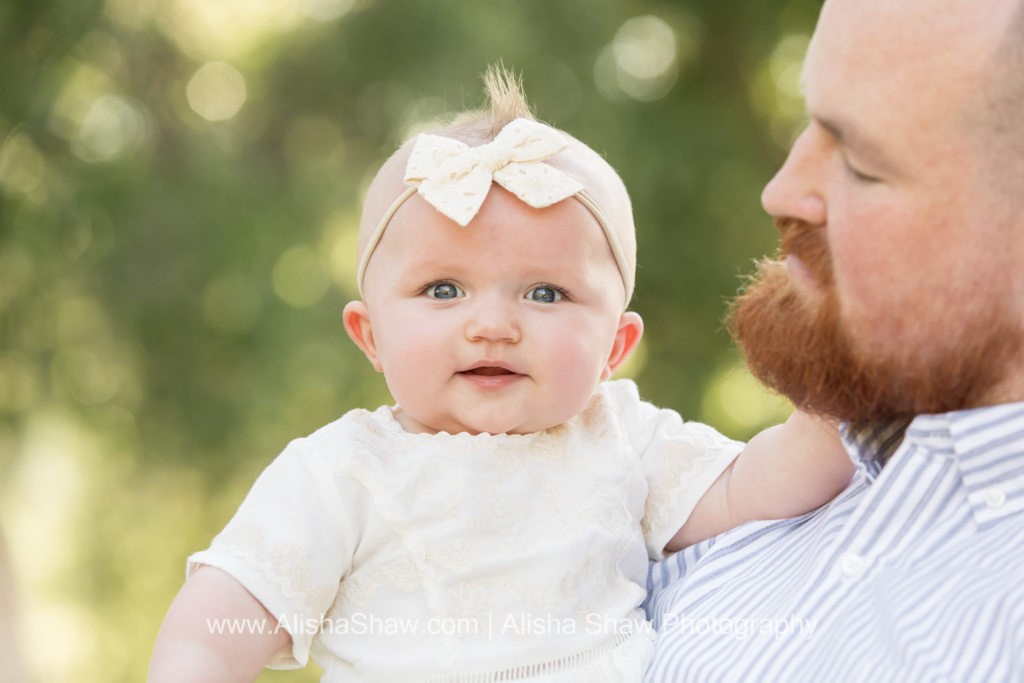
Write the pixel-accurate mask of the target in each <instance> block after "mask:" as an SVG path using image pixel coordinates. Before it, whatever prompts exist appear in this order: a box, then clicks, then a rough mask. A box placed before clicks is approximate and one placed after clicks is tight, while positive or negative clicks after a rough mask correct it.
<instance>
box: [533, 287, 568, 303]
mask: <svg viewBox="0 0 1024 683" xmlns="http://www.w3.org/2000/svg"><path fill="white" fill-rule="evenodd" d="M526 298H527V299H529V300H530V301H539V302H541V303H545V304H551V303H554V302H556V301H561V300H562V298H563V297H562V293H561V292H560V291H558V290H557V289H555V288H554V287H534V288H533V289H531V290H530V291H529V292H527V293H526Z"/></svg>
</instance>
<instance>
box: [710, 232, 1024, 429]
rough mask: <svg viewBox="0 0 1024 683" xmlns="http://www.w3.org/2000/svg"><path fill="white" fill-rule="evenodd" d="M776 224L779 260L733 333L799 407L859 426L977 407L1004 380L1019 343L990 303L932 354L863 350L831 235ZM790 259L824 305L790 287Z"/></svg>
mask: <svg viewBox="0 0 1024 683" xmlns="http://www.w3.org/2000/svg"><path fill="white" fill-rule="evenodd" d="M776 225H777V226H778V227H779V229H780V230H781V231H782V245H781V247H780V255H779V259H780V260H765V261H762V262H761V263H760V264H759V268H758V273H757V275H755V276H754V277H753V278H752V280H751V282H750V284H749V286H748V287H747V288H746V289H745V290H744V291H743V292H742V293H741V294H740V296H739V297H738V298H737V299H736V300H735V301H734V302H733V304H732V306H731V309H730V313H729V330H730V332H732V335H733V337H734V338H735V339H736V341H737V342H738V343H739V345H740V346H741V347H742V349H743V351H744V352H745V353H746V356H747V363H748V365H749V366H750V370H751V372H752V373H753V374H754V375H755V376H756V377H757V378H758V379H760V380H761V381H762V382H764V383H765V384H766V385H768V386H769V387H770V388H772V389H774V390H776V391H778V392H779V393H781V394H783V395H785V396H787V397H788V398H789V399H790V400H791V401H793V403H794V404H795V405H796V406H797V407H799V408H803V409H805V410H808V411H810V412H813V413H817V414H821V415H825V416H828V417H832V418H837V419H840V420H846V421H849V422H853V423H859V422H877V421H882V420H893V419H898V418H904V419H906V418H912V417H914V416H915V415H921V414H928V413H944V412H949V411H952V410H959V409H963V408H968V407H973V406H974V405H976V403H977V401H978V400H979V399H980V397H981V396H982V395H983V394H984V393H985V392H987V391H989V390H990V389H991V388H992V387H993V386H994V385H995V384H996V383H997V382H998V381H999V380H1001V379H1002V378H1003V376H1004V370H1005V368H1006V367H1007V365H1008V363H1009V361H1010V359H1011V358H1012V357H1014V355H1015V354H1016V353H1017V352H1018V350H1019V347H1020V341H1021V338H1020V337H1021V336H1020V334H1019V333H1018V331H1017V329H1016V326H1015V325H1013V324H1011V323H1010V321H1011V320H1012V318H1011V317H1010V316H1009V315H1008V313H1007V312H1006V310H1005V309H1004V308H1001V307H998V306H992V305H989V304H990V302H979V306H978V308H977V309H975V310H973V311H972V312H971V315H970V316H968V318H967V319H964V321H963V323H964V324H963V325H962V326H960V327H959V328H958V329H953V330H951V329H936V330H935V334H934V339H935V341H936V343H935V344H934V346H933V347H931V348H906V349H901V350H899V351H897V352H892V353H888V354H885V355H882V354H879V353H877V352H876V353H871V354H868V353H861V352H859V350H858V349H857V345H856V342H857V338H856V336H855V335H856V331H854V330H850V329H848V326H847V325H845V324H844V321H843V320H842V317H841V315H840V306H839V300H838V296H837V293H836V289H835V283H834V281H833V277H832V259H831V255H830V253H829V248H828V242H827V239H826V234H825V229H824V228H816V227H813V226H810V225H808V224H806V223H803V222H801V221H795V220H789V221H776ZM789 254H792V255H794V256H797V257H798V258H799V259H800V260H801V261H803V263H804V264H806V265H807V267H808V268H809V269H810V270H811V272H812V273H813V274H814V277H815V280H816V281H817V284H818V287H819V288H820V290H821V292H822V296H821V298H820V299H817V297H812V296H810V295H808V293H806V292H802V291H800V290H799V288H798V287H797V286H796V285H795V284H794V283H793V281H792V279H791V278H790V275H789V272H788V271H787V269H786V265H785V263H784V258H785V256H787V255H789ZM916 313H917V312H916V311H907V312H906V314H907V315H915V314H916ZM928 323H929V321H927V320H922V324H928ZM892 341H894V342H895V341H897V340H892ZM892 346H897V347H898V344H892Z"/></svg>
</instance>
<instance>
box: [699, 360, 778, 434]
mask: <svg viewBox="0 0 1024 683" xmlns="http://www.w3.org/2000/svg"><path fill="white" fill-rule="evenodd" d="M701 407H702V409H703V412H704V416H705V418H706V420H707V421H708V422H710V423H711V424H714V425H716V426H717V427H718V428H719V429H720V430H721V431H723V432H725V433H726V434H730V435H735V436H737V437H740V438H746V437H749V436H753V435H754V434H756V433H757V432H758V431H760V430H761V429H764V428H765V427H768V426H770V425H773V424H777V423H779V422H783V421H785V420H786V418H788V417H789V415H790V414H791V413H792V412H793V405H792V404H791V403H790V402H789V401H788V400H786V399H785V398H784V397H782V396H779V395H778V394H774V393H772V392H770V391H769V390H768V389H766V388H765V387H764V386H763V385H762V384H761V383H760V382H758V381H757V380H756V379H755V378H754V376H753V375H751V374H750V371H749V370H747V368H746V366H745V365H744V364H743V363H741V362H737V363H735V364H734V365H731V366H729V367H727V368H726V369H725V370H724V371H723V372H721V373H719V374H718V375H717V376H716V377H715V378H714V379H713V380H712V381H711V383H710V385H709V387H708V390H707V391H706V393H705V394H704V399H703V402H702V405H701Z"/></svg>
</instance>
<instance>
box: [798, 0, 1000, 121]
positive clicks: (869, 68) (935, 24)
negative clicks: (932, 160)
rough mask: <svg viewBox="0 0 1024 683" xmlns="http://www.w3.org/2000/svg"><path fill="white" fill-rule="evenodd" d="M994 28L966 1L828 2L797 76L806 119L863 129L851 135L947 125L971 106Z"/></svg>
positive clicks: (987, 67)
mask: <svg viewBox="0 0 1024 683" xmlns="http://www.w3.org/2000/svg"><path fill="white" fill-rule="evenodd" d="M989 1H990V2H991V3H993V4H1000V5H1006V6H1009V5H1010V4H1012V3H1016V2H1018V1H1019V0H989ZM1000 30H1001V28H1000V25H999V23H998V22H997V21H994V20H993V17H992V16H991V15H990V14H986V13H985V12H979V11H978V9H977V4H976V3H975V2H969V1H968V0H827V1H826V4H825V7H824V8H823V10H822V14H821V17H820V19H819V22H818V27H817V29H816V30H815V35H814V37H813V39H812V41H811V45H810V48H809V52H808V55H807V60H806V62H805V69H804V74H803V87H804V94H805V97H806V100H807V106H808V111H809V114H810V115H811V116H812V118H815V119H816V120H820V121H823V122H835V123H836V124H837V125H836V127H837V128H839V129H845V128H846V126H844V125H843V122H849V123H850V124H851V128H852V127H854V126H857V127H862V128H866V129H868V130H852V129H851V130H849V131H848V132H849V134H850V135H851V136H852V135H857V134H859V133H864V132H870V129H874V130H875V131H876V132H877V133H878V134H881V135H884V134H886V133H892V132H894V131H895V129H902V128H903V127H905V126H910V127H912V128H915V129H918V130H917V132H915V131H912V130H906V131H902V130H901V131H900V133H899V134H900V135H917V134H918V133H920V134H924V133H926V132H927V130H925V129H928V128H934V127H937V126H939V125H940V124H942V125H945V124H947V123H948V121H950V120H951V119H950V115H951V113H953V112H959V111H961V110H966V109H967V108H969V105H970V104H971V102H973V101H976V99H977V94H978V89H979V88H980V87H981V83H982V82H983V81H984V79H986V78H988V76H989V73H990V71H991V64H992V60H993V58H994V50H995V45H996V44H997V43H998V36H999V33H1000ZM826 127H828V126H826ZM837 137H838V136H837Z"/></svg>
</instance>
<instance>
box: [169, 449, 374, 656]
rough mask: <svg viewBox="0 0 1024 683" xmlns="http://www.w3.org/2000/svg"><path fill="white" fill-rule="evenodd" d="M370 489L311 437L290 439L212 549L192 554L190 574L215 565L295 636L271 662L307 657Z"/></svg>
mask: <svg viewBox="0 0 1024 683" xmlns="http://www.w3.org/2000/svg"><path fill="white" fill-rule="evenodd" d="M364 495H365V492H364V491H363V490H362V489H361V487H359V486H358V485H356V484H355V483H354V482H351V481H350V480H349V478H348V477H347V476H345V475H343V474H336V473H332V471H331V468H329V467H328V465H327V464H326V463H325V462H324V459H323V458H322V457H321V456H320V454H319V453H318V452H317V451H316V450H315V449H313V448H311V447H310V445H309V444H308V441H307V440H306V439H298V440H296V441H293V442H292V443H290V444H289V445H288V447H287V448H286V449H285V450H284V451H283V452H282V453H281V455H279V456H278V457H277V458H276V459H275V460H274V462H272V463H271V464H270V466H269V467H267V469H266V470H264V471H263V473H262V474H261V475H260V476H259V478H258V479H257V480H256V483H255V484H254V485H253V487H252V489H251V490H250V491H249V493H248V495H247V496H246V498H245V500H244V501H243V502H242V504H241V506H240V507H239V509H238V511H237V512H236V513H235V516H234V517H233V518H232V519H231V521H230V522H228V524H227V526H226V527H225V528H224V530H223V531H222V532H221V533H220V534H218V535H217V537H216V538H214V539H213V542H212V543H211V545H210V547H209V549H207V550H204V551H202V552H198V553H196V554H194V555H192V556H191V557H189V558H188V568H187V576H191V575H192V574H193V573H194V572H195V570H196V569H197V568H198V567H199V566H200V565H209V566H211V567H217V568H218V569H221V570H223V571H225V572H227V573H228V574H230V575H231V576H232V577H233V578H234V579H235V580H236V581H238V582H239V583H240V584H241V585H242V586H244V587H245V589H246V590H248V591H249V592H250V593H251V594H252V595H253V596H254V597H255V598H256V599H257V600H259V601H260V603H262V604H263V606H264V607H265V608H266V609H267V610H268V611H269V612H270V613H271V614H272V615H273V616H274V617H275V618H276V619H277V620H278V621H277V623H275V624H269V625H267V627H269V628H271V629H274V628H284V629H285V630H287V631H288V633H289V635H291V638H292V642H291V644H290V645H286V646H285V647H284V648H282V649H281V651H279V652H277V653H276V654H275V655H274V656H273V657H272V658H271V660H270V661H269V662H268V664H267V666H268V668H279V669H293V668H299V667H302V666H305V665H306V662H307V660H308V658H309V649H310V646H311V644H312V641H313V638H314V636H316V634H317V632H318V631H319V628H320V624H321V622H322V621H323V618H324V615H325V614H326V613H327V611H328V610H329V609H330V607H331V605H332V603H333V602H334V599H335V596H336V594H337V592H338V587H339V584H340V582H341V580H342V578H343V577H344V576H346V575H347V574H348V573H349V571H350V569H351V564H352V556H353V553H354V551H355V547H356V544H357V542H358V535H359V528H361V522H362V520H360V515H361V512H360V511H361V510H363V511H364V510H365V509H366V503H365V502H364V501H363V500H362V499H363V497H364Z"/></svg>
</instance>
